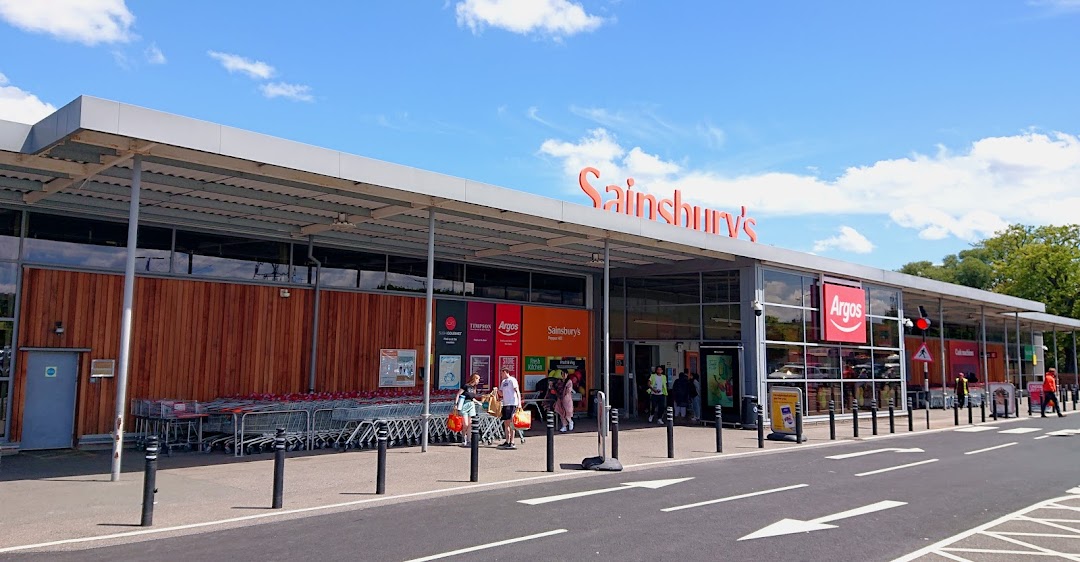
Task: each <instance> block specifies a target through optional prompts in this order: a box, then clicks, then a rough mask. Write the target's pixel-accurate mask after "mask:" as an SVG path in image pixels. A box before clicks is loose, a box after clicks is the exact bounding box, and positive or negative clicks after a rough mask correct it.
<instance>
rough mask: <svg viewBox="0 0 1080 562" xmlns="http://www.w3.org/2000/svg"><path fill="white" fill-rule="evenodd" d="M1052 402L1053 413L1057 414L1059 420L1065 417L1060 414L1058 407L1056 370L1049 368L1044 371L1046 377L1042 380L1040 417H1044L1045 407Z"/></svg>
mask: <svg viewBox="0 0 1080 562" xmlns="http://www.w3.org/2000/svg"><path fill="white" fill-rule="evenodd" d="M1051 400H1052V401H1053V402H1054V411H1055V412H1057V415H1058V417H1059V418H1063V417H1065V414H1062V413H1061V407H1060V406H1059V405H1058V397H1057V369H1055V368H1053V367H1050V368H1049V369H1047V370H1046V376H1045V377H1044V378H1043V396H1042V417H1044V418H1045V417H1046V405H1047V404H1049V403H1050V401H1051Z"/></svg>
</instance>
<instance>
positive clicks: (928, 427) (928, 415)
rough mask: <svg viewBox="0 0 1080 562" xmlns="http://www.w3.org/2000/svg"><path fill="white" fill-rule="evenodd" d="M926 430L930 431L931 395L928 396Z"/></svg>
mask: <svg viewBox="0 0 1080 562" xmlns="http://www.w3.org/2000/svg"><path fill="white" fill-rule="evenodd" d="M926 429H930V395H929V394H927V395H926Z"/></svg>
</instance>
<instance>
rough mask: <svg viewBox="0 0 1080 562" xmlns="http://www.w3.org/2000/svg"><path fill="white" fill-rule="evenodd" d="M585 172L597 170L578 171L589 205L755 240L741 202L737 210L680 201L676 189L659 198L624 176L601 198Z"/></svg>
mask: <svg viewBox="0 0 1080 562" xmlns="http://www.w3.org/2000/svg"><path fill="white" fill-rule="evenodd" d="M589 176H593V177H594V178H596V179H600V170H597V169H596V168H592V167H587V168H583V169H582V170H581V173H579V174H578V185H580V186H581V190H582V191H584V192H585V194H586V195H588V196H589V199H591V200H592V204H593V208H596V209H603V210H605V211H612V212H615V213H622V214H624V215H632V216H637V217H641V218H644V217H645V216H646V213H647V214H648V217H649V219H650V220H654V221H657V222H659V221H660V220H661V219H663V221H664V222H666V223H668V224H670V225H674V226H683V227H686V228H690V229H693V230H700V231H702V232H708V233H710V234H726V235H728V236H729V237H731V238H738V237H739V235H741V234H746V237H747V238H749V239H750V241H751V242H757V231H756V230H754V226H756V225H757V219H755V218H754V217H748V216H746V207H745V206H743V207H742V210H741V212H740V213H739V214H734V213H729V212H727V211H716V210H713V209H708V208H705V207H700V206H697V205H691V204H689V203H685V202H683V198H682V191H681V190H678V189H676V190H675V193H674V196H673V197H672V198H671V199H660V200H659V201H657V199H656V196H654V195H651V194H648V193H641V192H635V191H634V178H627V179H626V187H625V188H624V187H622V186H619V185H614V184H613V185H608V186H607V187H605V188H604V193H612V194H614V196H613V197H612V198H611V199H609V200H608V201H604V198H603V196H602V195H601V194H600V191H599V190H597V189H596V188H595V187H593V186H592V184H590V183H589Z"/></svg>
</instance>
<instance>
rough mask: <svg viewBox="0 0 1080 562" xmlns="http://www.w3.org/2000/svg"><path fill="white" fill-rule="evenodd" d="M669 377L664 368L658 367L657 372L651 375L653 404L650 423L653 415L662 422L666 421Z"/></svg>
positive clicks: (651, 403)
mask: <svg viewBox="0 0 1080 562" xmlns="http://www.w3.org/2000/svg"><path fill="white" fill-rule="evenodd" d="M667 391H668V385H667V377H666V376H665V375H664V368H663V367H657V368H656V372H654V373H653V374H652V376H650V377H649V403H650V405H651V406H652V407H651V408H650V410H651V411H650V412H649V423H652V421H653V416H655V417H657V418H658V419H659V422H660V423H661V424H663V423H664V409H665V408H666V407H667Z"/></svg>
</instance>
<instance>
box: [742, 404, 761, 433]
mask: <svg viewBox="0 0 1080 562" xmlns="http://www.w3.org/2000/svg"><path fill="white" fill-rule="evenodd" d="M754 402H757V396H743V397H742V426H743V429H757V413H756V412H754Z"/></svg>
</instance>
